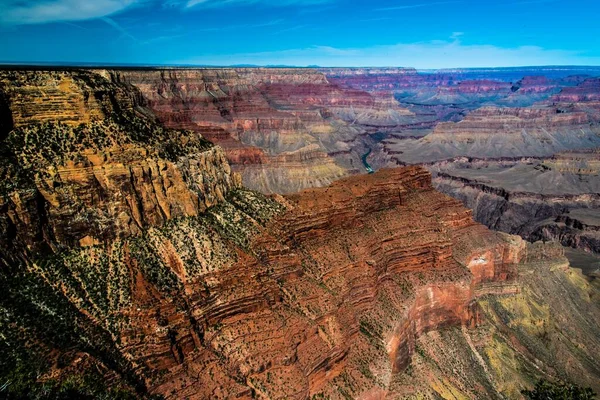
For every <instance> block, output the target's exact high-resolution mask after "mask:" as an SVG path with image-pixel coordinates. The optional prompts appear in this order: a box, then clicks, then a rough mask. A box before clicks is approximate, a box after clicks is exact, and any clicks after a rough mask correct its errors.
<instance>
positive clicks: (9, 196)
mask: <svg viewBox="0 0 600 400" xmlns="http://www.w3.org/2000/svg"><path fill="white" fill-rule="evenodd" d="M225 72H226V74H228V73H229V71H225ZM265 73H266V72H265V71H257V72H255V74H256V75H253V72H252V71H247V72H245V74H247V75H249V76H250V77H251V78H252V79H257V78H256V76H259V77H260V79H265V78H264V76H265ZM118 74H120V73H117V72H115V73H112V72H110V71H109V72H101V73H97V72H85V71H66V72H64V71H63V72H40V71H35V72H5V73H3V75H2V78H1V80H0V82H1V88H2V99H3V101H4V103H3V104H4V105H6V106H7V107H8V110H10V116H11V117H10V120H11V121H10V123H7V122H3V126H5V127H8V126H12V127H13V128H11V130H10V132H9V133H7V135H5V136H4V137H3V138H2V153H1V154H0V161H1V163H0V172H1V176H2V187H1V189H2V190H1V191H0V198H1V202H0V259H1V260H2V270H1V271H0V289H1V290H2V292H3V296H2V297H1V298H0V309H1V310H2V312H1V313H0V328H1V331H2V340H0V354H1V355H2V357H0V367H1V368H0V371H2V374H4V375H2V380H3V382H10V383H9V384H8V386H7V387H5V388H3V390H6V388H8V390H13V389H14V390H15V391H17V393H19V391H21V392H20V393H21V394H22V393H28V392H27V391H31V390H34V389H33V388H34V387H35V385H39V384H41V383H42V382H46V384H49V382H50V383H51V382H52V381H53V380H57V381H59V382H61V381H62V382H67V384H69V382H73V381H74V380H76V379H78V378H77V377H81V376H88V375H93V376H100V378H101V380H102V385H104V386H106V387H108V389H107V390H116V389H115V388H118V389H120V390H124V391H127V392H130V393H136V395H137V396H138V397H147V396H149V395H151V394H152V395H154V394H157V395H161V396H163V397H164V398H173V399H175V398H190V399H204V398H299V399H304V398H332V399H338V398H383V397H388V398H395V397H401V396H403V395H404V394H406V393H411V392H413V393H415V392H427V393H431V395H432V396H445V394H446V393H447V391H448V390H450V391H451V392H453V393H455V394H456V393H460V394H462V395H463V396H465V397H467V398H494V397H498V398H500V396H501V395H503V394H507V395H510V396H513V395H518V389H519V388H521V387H525V386H531V385H532V383H533V382H534V380H535V379H536V377H538V376H540V375H541V374H542V373H543V374H549V375H551V376H557V377H565V378H568V379H571V380H573V381H576V382H578V383H580V384H583V385H594V387H595V388H596V389H598V388H597V382H598V381H599V380H598V377H599V375H600V373H599V371H600V366H599V365H598V362H599V360H597V359H595V358H594V354H597V349H598V348H599V346H598V338H599V337H600V335H598V333H599V331H600V327H598V325H597V321H598V320H600V319H599V318H596V317H595V316H596V315H597V314H598V307H597V303H591V302H589V301H588V303H586V305H585V307H586V308H585V309H586V312H587V313H589V314H588V315H590V316H591V319H590V321H588V322H587V324H581V323H580V322H581V321H580V320H579V319H577V318H578V317H577V316H570V314H576V313H575V312H574V309H576V308H577V307H580V305H581V304H583V303H582V302H585V301H586V300H585V296H588V297H587V299H588V300H589V299H590V297H589V296H590V295H592V294H593V293H595V292H593V290H592V289H591V288H590V287H589V285H588V284H587V282H586V281H585V280H582V278H581V279H580V278H578V277H577V275H574V276H573V275H572V274H573V272H572V271H571V270H570V269H569V268H568V265H567V264H566V263H565V262H564V259H563V258H562V253H561V250H560V249H556V248H554V247H544V246H540V245H538V246H532V245H528V244H527V243H526V242H524V241H523V240H522V239H521V238H519V237H517V236H511V235H506V234H503V233H495V232H492V231H489V230H488V229H487V228H485V227H484V226H483V225H480V224H478V223H476V222H474V221H473V219H472V213H471V211H470V210H467V209H466V208H464V207H463V206H462V205H461V204H460V202H459V201H458V200H455V199H452V198H450V197H448V196H446V195H443V194H441V193H440V192H438V191H436V190H435V189H434V188H433V186H432V183H431V176H430V174H429V173H428V172H427V170H425V169H424V168H422V167H417V166H411V167H405V168H400V169H383V170H381V171H378V172H377V173H375V174H369V175H358V176H353V177H348V178H345V179H341V180H339V181H336V182H334V183H333V184H331V185H329V186H328V187H324V188H315V189H307V190H304V191H301V192H299V193H295V194H289V195H286V196H285V197H284V196H280V195H273V196H270V197H267V196H265V195H263V194H260V193H258V192H254V191H251V190H248V189H246V188H244V187H242V186H241V184H240V181H239V177H238V175H237V174H236V173H234V172H232V171H231V169H230V167H229V165H228V163H227V161H226V160H225V156H224V153H223V152H222V150H220V148H219V147H218V146H214V145H212V144H211V143H210V142H208V141H206V140H205V139H204V138H203V137H202V136H200V135H199V134H198V131H197V130H194V131H192V130H188V131H179V130H174V129H165V128H163V127H162V126H161V125H160V124H158V123H157V121H156V120H155V119H154V117H153V114H152V112H151V111H150V110H149V108H148V105H149V104H148V103H146V100H145V98H147V97H144V96H142V94H141V93H142V92H139V91H138V90H137V89H136V88H135V87H134V86H132V85H131V84H130V81H128V80H127V79H125V78H124V77H120V78H117V76H118ZM270 76H271V78H269V79H272V81H273V82H277V80H278V79H283V78H280V77H279V75H277V74H272V75H270ZM305 78H306V79H308V78H307V77H298V78H297V79H299V80H300V81H303V80H304V79H305ZM169 79H171V78H169ZM285 79H288V77H285ZM295 79H296V78H295ZM311 79H312V78H311ZM65 82H66V83H65ZM153 82H154V80H153ZM171 83H173V82H171ZM171 83H169V85H170V84H171ZM153 84H154V83H153ZM138 85H139V83H138ZM184 86H185V85H184ZM213 89H214V88H211V89H210V91H211V92H215V91H216V89H214V90H213ZM194 90H195V89H194ZM311 90H312V89H311ZM207 91H208V90H207ZM223 92H225V91H223ZM173 101H174V102H177V101H178V100H173ZM352 101H354V100H352ZM48 102H50V103H51V104H52V107H50V106H48ZM56 104H61V105H62V107H57V106H56ZM27 105H33V106H32V107H34V109H36V110H37V109H39V112H38V111H36V112H35V113H32V114H31V117H30V118H29V119H28V118H26V117H25V116H26V115H28V114H27V112H28V111H27V110H29V108H28V106H27ZM196 106H199V105H198V104H196ZM204 106H206V104H205V105H204ZM204 106H202V107H204ZM156 107H157V106H156V105H153V108H156ZM199 107H200V106H199ZM241 113H242V112H241V111H240V114H241ZM215 118H217V116H216V114H215ZM78 121H80V123H78ZM271 122H272V121H270V122H268V123H271ZM223 123H224V124H225V122H223ZM258 124H259V125H260V124H261V122H260V121H259V122H258ZM292 154H293V155H292ZM292 154H286V155H285V157H290V158H289V159H282V160H281V161H282V162H284V163H288V162H291V163H302V161H304V158H303V153H292ZM551 265H560V268H559V270H558V272H556V270H555V269H553V270H551V272H552V271H554V272H552V273H553V274H554V275H552V274H550V275H548V274H549V272H548V269H549V266H551ZM532 274H533V275H542V276H543V277H544V278H542V279H545V280H542V282H547V285H546V284H544V285H543V286H542V285H540V286H538V287H537V288H534V289H532V287H533V285H534V284H535V282H537V281H532V280H531V278H527V277H528V276H531V275H532ZM523 276H525V279H522V277H523ZM546 276H549V277H550V278H548V279H546ZM569 277H571V278H569ZM565 279H566V280H565ZM569 279H571V280H569ZM557 285H558V286H560V287H561V288H562V290H563V292H564V293H567V294H568V295H569V296H582V297H581V299H579V298H575V297H573V299H574V300H573V301H570V302H566V303H564V304H562V306H561V307H557V308H556V310H558V311H557V314H555V317H556V318H563V317H564V318H566V319H565V320H566V321H568V322H569V324H568V325H566V328H564V330H563V328H562V326H559V325H553V326H552V327H551V330H550V333H549V338H550V339H549V340H550V341H549V342H548V343H551V345H552V346H553V347H549V348H548V349H546V350H544V352H543V357H541V356H538V354H542V353H537V352H535V351H534V350H535V349H536V348H535V346H538V345H539V343H540V342H539V340H538V339H536V338H537V337H538V336H537V335H538V334H539V333H540V332H541V331H540V330H539V329H538V328H539V323H538V322H535V325H534V326H533V327H532V326H531V325H530V324H531V322H528V321H530V320H531V321H533V318H534V317H535V318H538V319H539V320H542V321H544V324H545V323H550V319H549V318H550V317H549V316H548V315H547V314H543V313H541V314H540V313H538V311H537V310H538V309H542V310H545V308H544V307H546V304H552V305H553V306H554V305H555V303H556V301H558V298H548V299H545V300H540V297H538V295H537V293H538V291H539V290H543V293H544V294H546V293H547V292H549V293H552V291H553V290H554V288H555V287H557ZM531 291H533V292H531ZM518 293H521V294H520V295H519V296H522V297H523V298H524V299H525V300H523V301H524V302H525V304H526V305H527V307H529V308H527V307H525V308H523V307H521V304H522V303H514V302H512V300H511V299H514V298H517V299H520V298H521V297H515V295H516V294H518ZM498 304H499V305H498ZM581 307H583V306H581ZM582 309H583V308H582ZM503 310H509V311H510V312H509V311H503ZM511 310H512V311H511ZM513 311H514V312H513ZM517 311H518V312H517ZM519 318H521V319H519ZM544 326H545V325H544ZM441 328H448V329H450V330H449V331H448V332H451V333H450V334H449V335H446V336H445V338H444V337H442V339H440V340H437V339H436V338H437V336H436V335H444V333H443V332H446V330H443V331H442V333H439V332H440V329H441ZM530 328H531V329H530ZM457 329H458V331H457ZM494 330H497V333H494ZM456 332H461V335H462V336H461V337H463V338H464V341H463V342H461V344H460V346H454V345H453V342H452V341H453V340H454V338H455V336H453V335H455V334H456ZM485 332H488V334H487V335H486V334H484V333H485ZM480 333H481V334H480ZM566 334H568V337H569V338H571V339H569V340H568V341H566V342H560V343H559V340H558V337H563V336H561V335H566ZM513 338H517V339H518V340H519V341H520V342H518V341H517V340H516V339H515V340H513ZM543 340H545V339H543ZM509 342H510V343H516V345H515V346H522V347H516V349H517V350H515V351H518V352H519V353H518V355H517V354H515V352H514V351H513V350H512V348H509V349H508V350H506V351H499V350H497V346H498V345H506V343H509ZM575 342H577V343H578V344H581V346H584V348H585V349H586V350H585V351H581V350H579V348H578V347H577V348H576V346H575V345H574V343H575ZM519 343H520V344H519ZM544 343H546V342H544ZM569 343H571V345H569ZM436 346H437V348H440V349H442V350H443V351H448V349H450V348H455V349H456V351H460V352H461V353H460V354H461V355H465V357H468V359H469V360H472V359H475V360H476V363H472V362H471V363H465V364H463V365H461V368H460V370H459V369H457V368H455V367H450V366H449V364H448V360H446V362H442V361H439V362H437V363H436V368H437V369H435V370H434V369H432V371H433V372H432V373H431V374H419V375H418V376H419V379H418V380H414V379H412V378H410V377H411V376H413V374H415V371H416V372H418V371H422V370H423V368H429V366H431V365H432V364H431V361H430V358H428V357H431V355H432V354H433V353H434V352H435V351H436ZM532 346H533V347H532ZM523 348H525V349H527V351H523ZM554 350H557V351H558V352H557V353H554V352H553V351H554ZM511 351H513V353H511ZM553 354H556V355H557V356H556V357H555V356H553ZM506 357H513V364H511V365H513V366H514V368H505V367H504V366H503V365H504V364H500V365H499V362H500V363H502V362H504V360H505V359H506ZM538 357H541V358H538ZM497 360H501V361H497ZM534 363H535V365H536V368H538V370H535V369H533V368H532V366H533V365H534ZM522 368H524V369H525V370H526V371H527V374H525V375H523V376H518V380H516V382H518V383H514V384H512V386H511V387H509V388H505V385H507V384H508V383H507V378H506V377H507V376H508V377H510V379H513V378H514V376H515V375H516V374H517V372H518V371H521V370H523V369H522ZM482 371H483V372H482ZM538 371H542V372H538ZM507 374H508V375H507ZM511 374H512V375H511ZM84 382H87V381H84ZM440 382H441V384H440ZM461 382H462V384H461ZM464 382H471V383H470V384H468V385H466V384H464ZM80 389H81V388H80ZM84 389H85V390H88V389H86V387H84V388H83V389H81V390H84ZM111 393H112V394H113V395H114V394H115V392H111ZM111 396H112V395H111Z"/></svg>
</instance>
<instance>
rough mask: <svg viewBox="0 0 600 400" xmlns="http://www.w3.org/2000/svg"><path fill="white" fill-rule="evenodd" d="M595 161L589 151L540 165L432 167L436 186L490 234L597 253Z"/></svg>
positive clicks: (599, 213)
mask: <svg viewBox="0 0 600 400" xmlns="http://www.w3.org/2000/svg"><path fill="white" fill-rule="evenodd" d="M598 161H599V158H598V152H597V151H595V150H593V151H573V152H565V153H560V154H557V155H555V156H553V157H552V158H548V159H543V160H539V159H531V158H529V159H515V160H504V161H496V162H495V161H486V160H474V161H467V160H462V161H461V160H457V161H455V162H452V163H446V164H443V163H439V164H434V165H432V166H431V167H430V168H431V170H432V171H434V172H435V174H436V176H435V178H434V184H435V187H436V188H437V189H438V190H440V191H442V192H444V193H446V194H449V195H451V196H453V197H455V198H457V199H459V200H461V201H462V202H463V203H464V204H465V206H467V207H469V208H471V209H472V210H473V215H474V218H475V220H477V221H478V222H481V223H483V224H485V225H487V226H488V227H490V228H491V229H495V230H501V231H504V232H508V233H512V234H518V235H521V236H522V237H524V238H526V239H528V240H531V241H536V240H553V241H558V242H560V243H562V244H563V245H564V246H569V247H574V248H579V249H582V250H586V251H589V252H600V241H599V239H600V237H599V236H598V233H599V225H600V197H599V195H598V193H599V192H600V179H599V173H600V170H599V166H600V164H599V162H598Z"/></svg>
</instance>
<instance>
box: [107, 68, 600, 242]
mask: <svg viewBox="0 0 600 400" xmlns="http://www.w3.org/2000/svg"><path fill="white" fill-rule="evenodd" d="M97 72H98V73H103V74H104V75H106V76H107V78H109V79H111V80H112V81H113V82H117V83H121V84H124V85H127V86H131V87H135V88H137V89H139V92H140V95H141V97H142V98H143V100H144V102H145V104H146V105H147V107H148V108H149V109H151V110H152V111H153V113H154V114H155V115H156V117H157V119H158V120H159V121H160V122H161V123H164V124H165V125H166V126H168V127H170V128H177V129H180V128H183V129H190V130H193V131H195V132H197V133H199V134H201V135H203V136H204V137H206V138H207V139H209V140H211V141H214V142H215V143H217V144H219V145H220V146H222V147H223V149H224V152H225V154H226V157H227V159H228V161H229V162H230V164H231V168H232V169H233V170H234V171H236V172H239V173H240V175H241V177H242V181H243V183H244V185H246V186H247V187H250V188H252V189H255V190H259V191H261V192H263V193H267V194H269V193H292V192H296V191H298V190H302V189H306V188H310V187H322V186H326V185H328V184H330V183H331V182H333V181H335V180H337V179H340V178H342V177H346V176H351V175H355V174H358V173H365V172H370V171H371V170H377V169H380V168H386V167H394V166H399V165H415V164H424V165H425V166H426V167H427V168H428V169H429V170H430V171H431V172H432V173H434V175H435V176H434V177H435V179H434V182H435V184H436V185H437V186H436V187H437V188H438V189H439V190H442V191H444V192H445V193H447V194H450V195H451V196H454V197H456V198H459V199H461V200H462V201H463V202H464V204H465V205H467V206H468V207H470V208H473V209H474V211H475V213H474V215H475V218H476V220H477V221H478V222H481V223H484V224H486V225H487V226H488V227H490V228H493V229H500V230H503V231H505V232H507V233H511V234H519V235H522V236H523V237H524V238H526V239H530V240H538V239H543V240H559V241H560V242H561V243H563V244H565V245H567V246H573V247H576V248H581V249H585V250H587V251H592V252H600V247H598V240H597V238H596V234H595V233H594V232H596V231H597V229H596V228H597V225H594V222H593V221H594V220H595V219H596V218H598V217H599V214H598V211H597V201H590V202H588V204H587V205H582V204H583V202H582V199H588V198H589V199H595V198H596V196H595V194H596V193H597V192H598V190H597V186H596V184H591V185H590V184H588V183H586V182H587V181H588V180H590V179H591V180H592V181H595V180H596V177H597V174H596V173H595V172H593V173H592V172H591V170H590V169H589V168H583V169H581V171H579V170H577V169H576V168H575V167H573V166H567V167H564V168H563V167H560V168H559V170H558V171H559V172H558V173H559V174H562V175H564V176H561V177H557V176H556V174H557V171H556V170H554V169H552V168H550V167H548V166H549V165H550V164H553V165H554V164H556V163H555V162H553V161H552V160H556V159H557V157H562V160H563V161H562V163H563V164H565V165H566V164H569V163H570V164H572V165H576V164H577V163H579V162H580V161H579V156H577V157H575V158H573V159H572V161H568V158H569V157H571V156H566V157H565V156H564V154H579V153H582V152H583V153H586V152H588V151H593V149H596V148H598V146H600V125H599V123H600V102H599V100H598V99H599V96H600V94H599V93H600V85H599V84H598V82H599V79H598V78H595V76H599V75H600V70H598V69H594V68H584V67H580V68H575V67H573V68H551V67H548V68H521V69H518V68H514V69H497V70H494V69H487V70H486V69H479V70H478V69H474V70H440V71H417V70H414V69H410V68H372V69H368V68H321V69H293V68H287V69H286V68H283V69H278V68H256V69H252V68H230V69H164V70H111V71H103V70H101V71H97ZM585 157H588V158H589V156H585ZM470 160H475V161H473V162H472V161H470ZM532 160H536V162H538V164H539V165H538V166H533V168H534V169H535V168H537V170H540V171H542V172H545V175H543V176H542V175H540V174H538V175H540V177H537V178H536V177H534V175H535V174H533V175H531V178H532V179H535V180H538V181H539V180H542V181H544V182H545V183H544V185H550V186H552V185H554V186H555V188H556V189H557V190H558V191H559V192H560V188H562V187H564V186H563V185H562V182H565V181H569V184H568V187H569V189H568V191H565V192H562V193H553V196H554V197H553V199H554V200H551V199H550V198H549V197H547V196H546V194H545V193H543V189H541V187H540V184H539V182H538V184H535V185H531V186H530V187H528V188H526V189H525V190H521V189H520V188H519V189H513V188H511V187H510V185H504V182H509V181H510V179H502V180H498V179H496V180H494V178H493V177H492V176H486V175H485V174H484V172H485V171H488V170H489V171H492V170H494V169H497V168H498V166H500V165H501V166H503V167H502V168H506V169H507V171H505V172H503V174H504V175H506V176H508V175H510V174H512V173H513V172H515V171H519V172H518V173H520V171H521V170H524V169H527V168H530V167H529V165H530V164H531V163H532V162H533V161H532ZM586 162H589V161H586ZM485 163H489V165H488V167H489V168H488V167H486V168H483V167H482V164H485ZM507 163H509V164H510V163H512V164H510V166H509V165H508V164H507ZM470 164H472V165H475V164H477V166H478V167H477V168H479V171H480V173H479V174H478V176H477V179H476V180H475V178H474V176H473V175H471V178H469V179H471V180H473V181H472V182H470V183H469V184H468V185H469V187H470V188H471V189H472V188H473V187H479V186H482V187H487V186H490V182H492V181H494V184H493V185H492V186H493V187H494V189H493V190H492V191H494V190H496V189H498V190H499V191H500V192H505V193H512V194H513V197H515V198H522V197H523V196H524V194H523V193H525V192H526V193H527V195H526V196H528V197H530V198H532V199H536V200H535V202H537V203H539V202H541V203H544V205H540V206H539V207H542V208H543V211H540V212H538V213H535V212H534V213H533V217H532V216H528V215H527V213H528V212H530V211H531V210H529V209H528V208H527V207H523V206H522V205H519V206H516V207H510V212H507V210H505V209H504V208H503V207H505V203H504V201H502V200H498V201H487V202H479V201H478V198H481V197H486V196H489V192H490V191H489V190H487V191H486V190H484V192H485V193H479V192H476V191H473V190H471V189H470V190H459V189H457V185H458V186H459V183H458V182H459V181H464V179H465V177H464V176H461V175H460V173H462V172H465V170H466V168H465V166H468V165H470ZM449 165H453V167H450V166H449ZM565 168H566V169H565ZM574 168H575V169H574ZM593 168H594V167H592V169H593ZM567 170H568V171H567ZM459 171H460V173H459ZM438 173H439V175H438ZM494 173H495V172H494ZM520 179H521V180H522V179H525V178H520ZM450 181H452V182H450ZM503 185H504V186H503ZM513 190H515V192H514V193H513ZM572 195H577V196H579V200H577V199H574V198H573V197H572ZM563 197H566V198H568V199H567V200H565V201H563V200H562V198H563ZM542 198H543V200H540V199H542ZM476 203H477V204H480V206H479V207H485V208H489V207H492V208H493V209H491V210H486V211H485V212H480V211H478V210H477V209H475V208H474V207H476V205H475V204H476ZM513 203H514V202H513ZM521 203H522V202H521ZM521 203H519V204H521ZM537 203H536V204H537ZM559 203H560V204H561V205H558V204H559ZM539 207H536V208H539ZM581 208H585V210H584V211H585V214H586V217H585V218H584V217H582V215H581V211H577V210H580V209H581ZM550 209H552V210H553V211H549V210H550ZM571 210H573V211H574V212H575V213H579V214H578V217H579V219H575V220H577V222H572V221H574V219H573V218H569V220H568V221H567V220H565V218H564V217H563V215H564V214H567V213H568V212H570V211H571ZM486 213H487V214H489V215H488V216H486V215H484V214H486ZM490 215H491V216H490ZM496 215H497V216H498V218H496ZM548 218H554V220H552V221H550V220H548ZM582 218H583V219H585V221H581V219H582ZM498 219H499V220H498ZM565 221H567V222H565ZM524 224H528V225H531V224H533V225H535V226H536V229H535V231H534V230H531V229H529V228H528V229H529V230H530V231H526V230H524V229H523V228H522V226H523V225H524Z"/></svg>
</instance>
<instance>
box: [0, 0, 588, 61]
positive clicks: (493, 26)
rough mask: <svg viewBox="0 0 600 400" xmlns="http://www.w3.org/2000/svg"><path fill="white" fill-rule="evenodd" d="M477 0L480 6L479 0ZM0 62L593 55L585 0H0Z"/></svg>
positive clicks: (477, 58) (558, 57) (576, 57)
mask: <svg viewBox="0 0 600 400" xmlns="http://www.w3.org/2000/svg"><path fill="white" fill-rule="evenodd" d="M482 3H483V4H482ZM0 4H1V5H2V11H3V12H2V13H1V15H0V34H1V35H2V40H0V62H2V63H56V64H63V65H64V64H122V65H127V64H131V65H201V66H232V65H261V66H268V65H288V66H301V67H305V66H312V65H318V66H322V67H389V66H403V67H414V68H418V69H439V68H474V67H517V66H542V65H552V66H567V65H569V66H571V65H586V66H591V65H600V46H599V45H598V44H599V43H598V41H599V39H598V38H599V37H600V28H599V27H598V25H597V24H596V22H595V19H596V18H595V16H597V15H598V13H597V11H598V10H599V9H600V6H599V5H598V4H596V3H595V2H593V1H591V0H580V1H571V2H566V1H560V0H511V1H508V2H505V3H503V4H489V2H478V1H475V0H455V1H424V0H420V1H419V0H410V1H408V0H407V1H389V0H375V1H371V2H368V3H367V4H365V2H359V1H353V0H281V1H273V0H98V1H95V2H94V3H89V2H88V1H85V0H40V1H21V0H0Z"/></svg>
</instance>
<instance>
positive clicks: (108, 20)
mask: <svg viewBox="0 0 600 400" xmlns="http://www.w3.org/2000/svg"><path fill="white" fill-rule="evenodd" d="M101 20H102V21H104V22H106V23H107V24H108V25H110V26H112V27H113V28H115V29H116V30H117V31H119V32H121V34H122V35H123V36H124V37H128V38H129V39H131V40H133V41H134V42H139V40H138V39H137V38H136V37H135V36H133V35H132V34H131V33H129V31H127V29H125V28H123V27H122V26H121V25H120V24H119V23H118V22H117V21H115V20H114V19H112V18H109V17H102V18H101Z"/></svg>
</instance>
